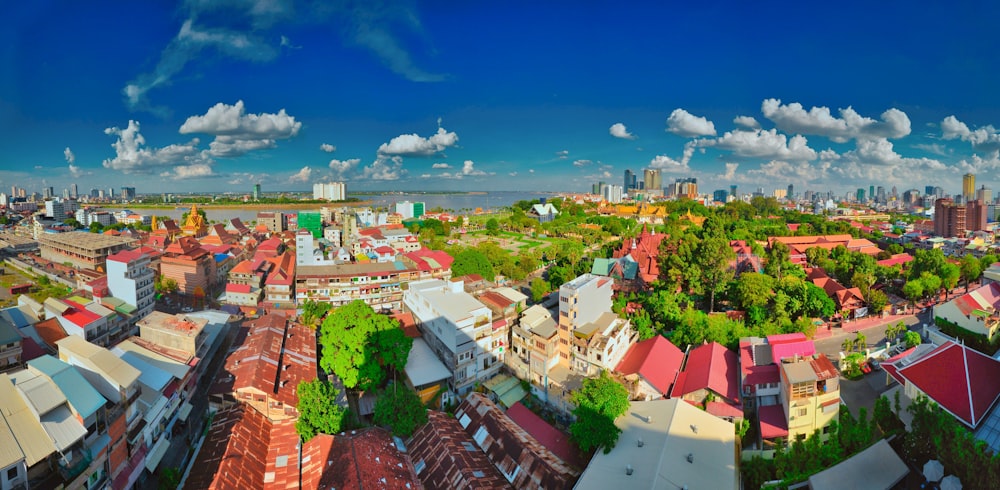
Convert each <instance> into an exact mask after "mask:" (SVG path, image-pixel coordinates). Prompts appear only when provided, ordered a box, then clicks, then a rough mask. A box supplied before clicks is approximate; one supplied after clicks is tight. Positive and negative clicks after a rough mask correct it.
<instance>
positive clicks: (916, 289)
mask: <svg viewBox="0 0 1000 490" xmlns="http://www.w3.org/2000/svg"><path fill="white" fill-rule="evenodd" d="M903 296H906V299H908V300H910V304H911V305H912V304H913V303H916V302H917V300H919V299H920V298H922V297H923V296H924V283H923V282H921V281H920V279H910V280H909V281H906V284H903Z"/></svg>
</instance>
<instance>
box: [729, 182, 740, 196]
mask: <svg viewBox="0 0 1000 490" xmlns="http://www.w3.org/2000/svg"><path fill="white" fill-rule="evenodd" d="M737 189H739V187H737V186H736V184H733V185H731V186H729V195H731V196H733V199H739V197H740V196H739V195H738V194H737V193H736V190H737Z"/></svg>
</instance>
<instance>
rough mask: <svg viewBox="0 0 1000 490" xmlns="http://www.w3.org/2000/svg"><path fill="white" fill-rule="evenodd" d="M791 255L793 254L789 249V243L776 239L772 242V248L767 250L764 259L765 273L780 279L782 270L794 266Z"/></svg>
mask: <svg viewBox="0 0 1000 490" xmlns="http://www.w3.org/2000/svg"><path fill="white" fill-rule="evenodd" d="M791 257H792V254H791V251H790V250H789V249H788V245H785V244H784V243H783V242H778V241H775V242H774V243H772V244H771V248H769V249H768V250H767V256H766V257H765V260H764V273H765V274H767V275H769V276H771V277H774V278H775V279H779V280H780V279H781V276H782V272H783V271H785V270H787V269H789V268H790V267H791V266H792V259H791Z"/></svg>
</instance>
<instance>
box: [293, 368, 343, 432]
mask: <svg viewBox="0 0 1000 490" xmlns="http://www.w3.org/2000/svg"><path fill="white" fill-rule="evenodd" d="M297 392H298V394H299V404H298V406H297V407H296V408H297V409H298V411H299V420H297V421H296V422H295V431H296V432H297V433H298V434H299V435H300V436H302V439H303V440H304V441H308V440H309V439H312V438H313V437H314V436H315V435H316V434H336V433H338V432H340V430H341V428H342V427H343V424H344V419H345V418H346V416H347V410H345V409H344V408H343V407H341V406H340V405H338V404H337V403H336V400H337V395H338V394H339V393H340V392H339V391H338V390H337V388H335V387H334V386H333V385H332V384H330V382H328V381H323V380H320V379H314V380H312V381H303V382H301V383H299V386H298V390H297Z"/></svg>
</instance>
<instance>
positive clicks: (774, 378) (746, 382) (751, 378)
mask: <svg viewBox="0 0 1000 490" xmlns="http://www.w3.org/2000/svg"><path fill="white" fill-rule="evenodd" d="M744 371H746V373H747V374H746V377H744V378H743V386H756V385H762V384H768V383H779V382H781V373H779V370H778V365H777V364H768V365H767V366H750V367H748V368H745V369H744Z"/></svg>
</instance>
